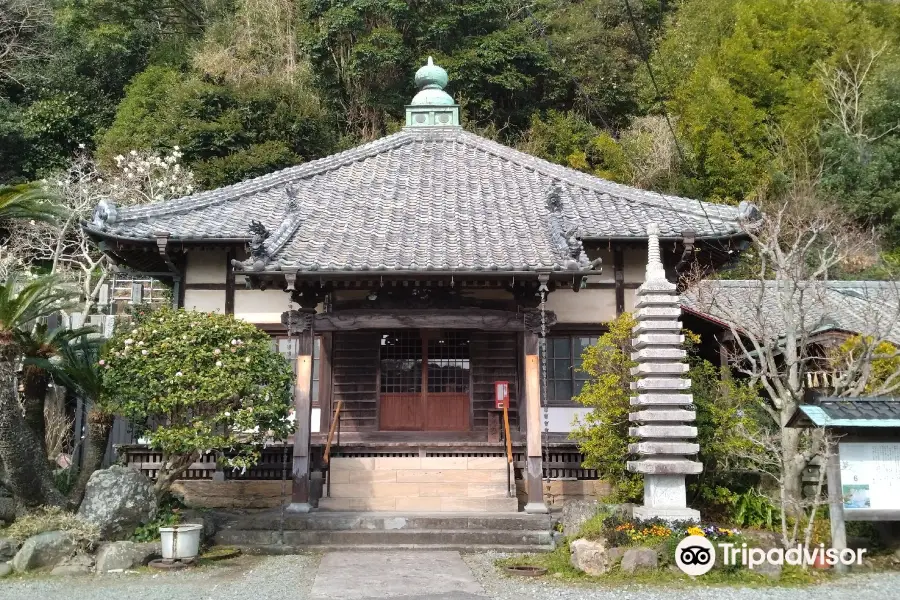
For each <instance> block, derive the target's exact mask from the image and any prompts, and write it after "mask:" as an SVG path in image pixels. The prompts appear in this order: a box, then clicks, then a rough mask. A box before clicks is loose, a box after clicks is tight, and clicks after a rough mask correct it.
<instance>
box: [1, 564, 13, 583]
mask: <svg viewBox="0 0 900 600" xmlns="http://www.w3.org/2000/svg"><path fill="white" fill-rule="evenodd" d="M12 572H13V571H12V565H10V564H9V563H5V562H0V579H3V578H4V577H6V576H7V575H9V574H10V573H12Z"/></svg>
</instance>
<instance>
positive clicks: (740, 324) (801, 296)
mask: <svg viewBox="0 0 900 600" xmlns="http://www.w3.org/2000/svg"><path fill="white" fill-rule="evenodd" d="M783 289H786V290H789V291H790V294H792V295H793V299H792V300H793V302H792V304H793V306H794V309H795V314H796V315H798V316H797V317H796V318H795V319H792V322H795V323H801V322H802V328H803V330H804V331H805V332H807V333H813V332H817V333H824V332H826V331H832V330H838V331H846V332H850V333H858V334H863V335H873V336H877V338H878V339H885V340H890V341H893V342H897V343H900V283H896V282H891V281H822V282H813V283H809V284H807V285H806V286H805V287H804V288H802V291H801V288H796V287H795V286H793V285H790V286H788V287H786V288H783ZM788 295H789V294H782V293H780V292H779V289H778V284H777V283H776V282H775V281H767V282H765V285H763V284H762V282H760V281H758V280H737V281H727V280H704V281H702V282H700V283H699V284H698V285H697V286H696V287H694V288H692V289H691V290H690V291H688V292H687V293H685V294H684V295H683V296H682V306H683V308H685V309H686V310H688V311H690V312H693V313H695V314H698V315H700V316H703V317H705V318H710V319H713V320H715V321H719V322H721V323H722V324H723V325H725V326H729V325H732V324H733V325H734V326H735V327H736V328H737V329H739V330H743V331H745V332H749V333H751V334H753V335H754V336H756V337H759V338H767V339H775V338H778V337H780V336H782V335H784V334H785V330H786V325H785V321H784V310H783V307H782V306H781V303H782V301H783V299H786V298H787V297H788ZM797 319H802V321H799V320H797Z"/></svg>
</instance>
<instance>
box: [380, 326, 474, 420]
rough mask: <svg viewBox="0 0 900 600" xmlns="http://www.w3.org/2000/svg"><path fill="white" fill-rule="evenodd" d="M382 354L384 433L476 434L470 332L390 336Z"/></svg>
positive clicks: (396, 333)
mask: <svg viewBox="0 0 900 600" xmlns="http://www.w3.org/2000/svg"><path fill="white" fill-rule="evenodd" d="M380 348H381V356H380V360H379V366H380V373H379V379H380V386H379V387H380V392H379V397H378V400H379V406H378V415H379V418H378V421H379V429H381V430H383V431H468V430H469V429H470V428H471V406H472V397H471V385H470V372H471V371H470V362H469V334H468V332H466V331H438V330H397V331H389V332H385V333H383V334H382V335H381V346H380Z"/></svg>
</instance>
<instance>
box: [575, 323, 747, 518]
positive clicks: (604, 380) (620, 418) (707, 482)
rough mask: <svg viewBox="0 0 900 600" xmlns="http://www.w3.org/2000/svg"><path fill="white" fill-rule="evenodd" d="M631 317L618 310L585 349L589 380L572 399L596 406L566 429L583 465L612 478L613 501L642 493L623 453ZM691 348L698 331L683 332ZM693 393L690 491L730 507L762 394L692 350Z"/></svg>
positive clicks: (625, 448)
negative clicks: (697, 469) (694, 461)
mask: <svg viewBox="0 0 900 600" xmlns="http://www.w3.org/2000/svg"><path fill="white" fill-rule="evenodd" d="M635 324H636V321H635V319H634V317H633V316H632V315H631V314H630V313H623V314H622V315H620V316H619V317H617V318H616V319H615V320H614V321H612V322H611V323H610V324H609V330H608V332H607V333H605V334H603V335H602V336H600V339H599V340H598V341H597V343H596V344H595V345H594V346H591V347H590V348H588V349H586V350H585V351H584V354H583V355H582V367H581V371H583V372H586V373H587V374H588V375H589V377H590V379H589V380H588V381H587V382H586V383H585V384H584V387H583V388H582V390H581V393H580V394H579V395H578V396H576V397H575V401H576V402H578V403H580V404H582V405H584V406H587V407H589V408H592V409H593V410H592V411H591V412H589V413H588V414H586V415H585V416H584V417H582V418H581V419H579V420H578V421H577V423H576V426H575V428H574V429H573V431H572V433H571V437H572V438H573V439H575V440H578V444H579V448H580V449H581V451H582V452H583V453H584V456H585V461H584V464H585V466H586V467H587V468H591V469H597V473H598V476H599V477H600V478H601V479H604V480H606V481H608V482H609V483H610V484H611V485H612V493H611V494H610V497H609V500H610V501H612V502H617V503H621V502H638V501H640V499H641V497H642V493H643V478H642V476H640V475H638V474H635V473H631V472H629V471H628V470H627V467H626V461H625V460H624V459H623V457H625V456H627V455H628V454H629V452H628V445H629V444H630V443H634V442H636V441H637V439H636V438H634V437H632V436H630V435H629V427H630V425H631V424H630V422H629V420H628V414H629V412H631V410H632V407H631V404H630V397H631V395H632V391H631V388H630V384H631V383H632V382H633V381H635V377H634V376H633V375H632V374H631V369H632V368H634V367H635V366H637V363H636V362H635V361H633V360H631V338H632V333H631V331H632V328H633V327H634V326H635ZM685 337H686V338H687V344H686V347H687V349H688V351H689V353H690V352H691V351H692V349H693V348H694V347H696V345H697V344H698V343H699V341H700V340H699V336H697V335H695V334H692V333H691V332H689V331H686V332H685ZM689 364H690V370H689V372H688V374H687V375H688V377H690V379H691V393H692V394H693V396H694V406H695V408H696V411H697V417H696V426H697V442H698V443H699V445H700V453H699V455H698V460H699V461H700V462H702V463H703V473H702V474H701V475H699V476H698V477H697V478H692V479H691V480H690V482H691V490H692V492H693V495H694V496H695V498H697V499H698V500H699V501H700V502H703V503H705V504H706V505H707V506H709V505H714V504H719V505H721V506H720V508H719V510H721V509H722V508H721V507H724V506H728V505H729V504H730V502H731V501H732V499H733V492H732V491H731V490H732V489H740V488H741V487H746V484H745V483H742V482H741V481H739V480H740V479H742V478H743V477H744V476H743V474H742V473H741V472H739V471H734V470H733V468H734V465H735V464H736V463H739V462H740V457H741V456H742V455H744V454H748V453H749V451H750V450H751V449H752V442H751V441H750V440H749V439H748V437H747V435H746V432H748V431H751V432H752V431H755V430H756V429H757V428H758V425H757V423H758V422H759V421H758V414H759V412H760V408H759V407H760V400H759V397H758V394H757V391H756V389H755V388H754V387H752V386H749V385H745V384H743V383H739V382H736V381H734V380H732V379H731V378H727V377H723V373H722V372H720V370H719V369H718V368H717V367H715V366H714V365H712V364H711V363H710V362H708V361H706V360H703V359H701V358H699V357H697V356H694V355H692V354H689Z"/></svg>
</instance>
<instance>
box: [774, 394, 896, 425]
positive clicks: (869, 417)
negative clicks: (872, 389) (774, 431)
mask: <svg viewBox="0 0 900 600" xmlns="http://www.w3.org/2000/svg"><path fill="white" fill-rule="evenodd" d="M789 426H792V427H811V426H814V427H900V399H898V398H894V397H877V398H826V399H823V400H821V401H819V402H817V403H816V404H810V405H804V406H801V407H800V408H799V409H798V410H797V413H796V414H794V416H793V417H792V418H791V422H790V423H789Z"/></svg>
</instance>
